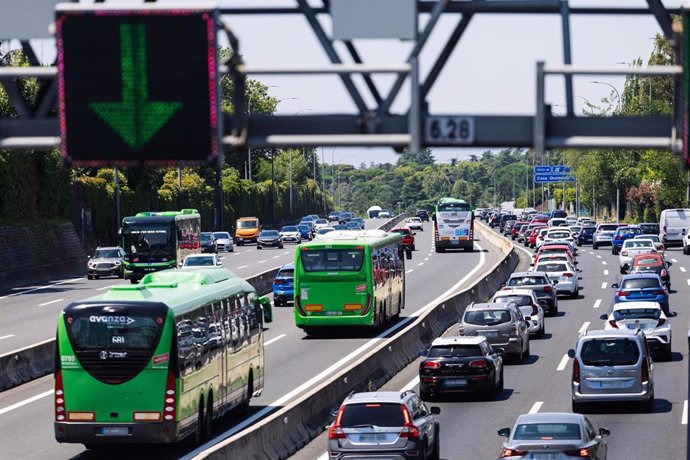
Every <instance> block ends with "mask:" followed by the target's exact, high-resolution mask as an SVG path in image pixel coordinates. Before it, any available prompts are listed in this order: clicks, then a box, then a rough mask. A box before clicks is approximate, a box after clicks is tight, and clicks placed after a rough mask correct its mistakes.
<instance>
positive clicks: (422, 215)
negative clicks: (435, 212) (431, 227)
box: [415, 209, 429, 222]
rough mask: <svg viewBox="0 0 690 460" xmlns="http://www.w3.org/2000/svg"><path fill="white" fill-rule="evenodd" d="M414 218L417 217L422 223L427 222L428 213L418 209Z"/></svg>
mask: <svg viewBox="0 0 690 460" xmlns="http://www.w3.org/2000/svg"><path fill="white" fill-rule="evenodd" d="M415 216H417V217H419V218H420V219H422V220H423V221H424V222H429V211H427V210H426V209H419V210H418V211H417V213H416V214H415Z"/></svg>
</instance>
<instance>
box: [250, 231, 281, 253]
mask: <svg viewBox="0 0 690 460" xmlns="http://www.w3.org/2000/svg"><path fill="white" fill-rule="evenodd" d="M265 247H273V248H278V249H283V239H282V238H281V237H280V233H278V230H264V231H262V232H261V233H260V234H259V237H258V238H257V239H256V249H263V248H265Z"/></svg>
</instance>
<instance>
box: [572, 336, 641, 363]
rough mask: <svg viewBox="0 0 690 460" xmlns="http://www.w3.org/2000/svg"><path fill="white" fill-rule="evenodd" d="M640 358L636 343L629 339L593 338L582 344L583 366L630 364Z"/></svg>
mask: <svg viewBox="0 0 690 460" xmlns="http://www.w3.org/2000/svg"><path fill="white" fill-rule="evenodd" d="M639 358H640V349H639V348H638V346H637V343H636V342H635V341H633V340H630V339H593V340H587V341H585V343H583V344H582V350H581V351H580V359H581V360H582V363H583V364H584V365H585V366H632V365H633V364H636V363H637V360H638V359H639Z"/></svg>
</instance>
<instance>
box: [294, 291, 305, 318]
mask: <svg viewBox="0 0 690 460" xmlns="http://www.w3.org/2000/svg"><path fill="white" fill-rule="evenodd" d="M295 307H296V308H297V311H298V312H299V314H300V315H302V316H307V312H305V311H304V309H303V308H302V302H300V299H299V296H295Z"/></svg>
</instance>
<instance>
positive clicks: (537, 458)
mask: <svg viewBox="0 0 690 460" xmlns="http://www.w3.org/2000/svg"><path fill="white" fill-rule="evenodd" d="M527 458H529V459H532V460H558V459H559V458H560V454H542V453H535V454H530V456H529V457H527Z"/></svg>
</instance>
